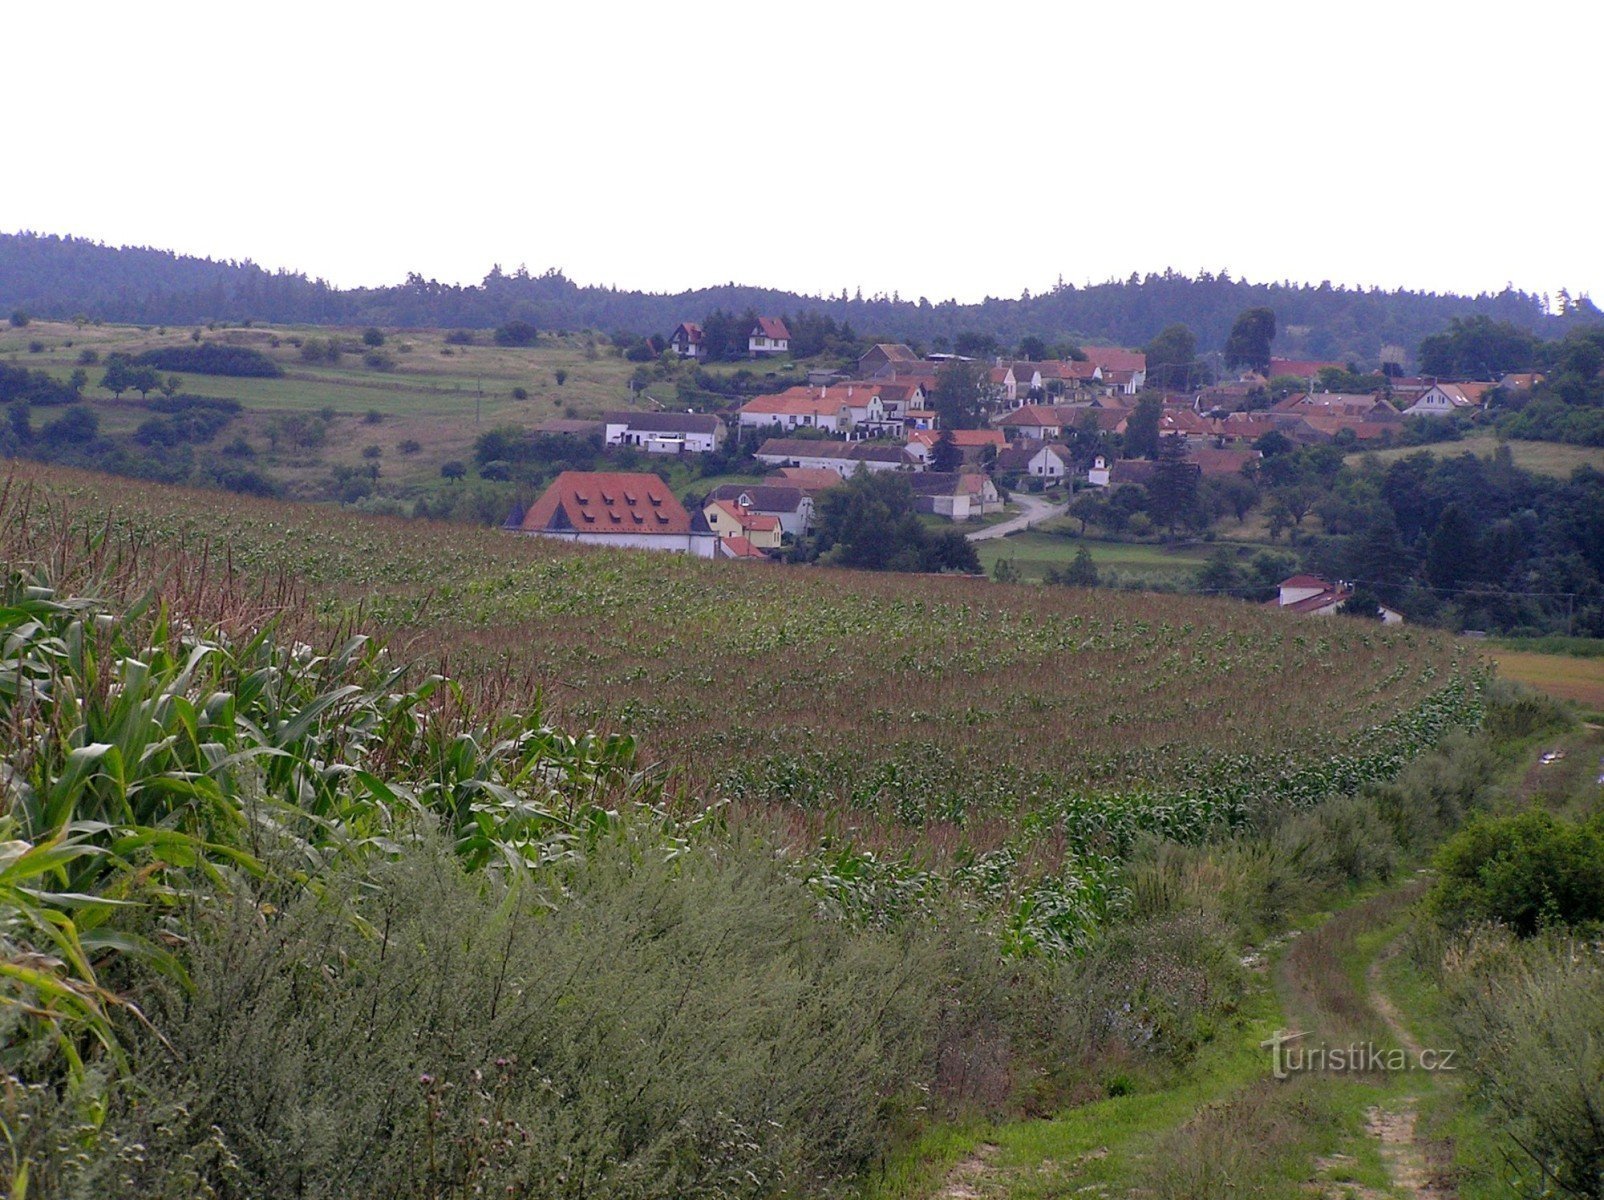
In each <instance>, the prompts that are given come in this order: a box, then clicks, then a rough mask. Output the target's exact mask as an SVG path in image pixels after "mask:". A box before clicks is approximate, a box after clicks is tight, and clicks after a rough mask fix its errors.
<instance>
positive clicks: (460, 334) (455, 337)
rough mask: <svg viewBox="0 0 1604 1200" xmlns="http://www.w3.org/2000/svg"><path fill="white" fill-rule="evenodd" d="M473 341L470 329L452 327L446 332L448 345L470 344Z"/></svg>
mask: <svg viewBox="0 0 1604 1200" xmlns="http://www.w3.org/2000/svg"><path fill="white" fill-rule="evenodd" d="M473 343H474V336H473V330H471V329H453V330H452V331H451V332H450V333H448V334H446V345H448V346H471V345H473Z"/></svg>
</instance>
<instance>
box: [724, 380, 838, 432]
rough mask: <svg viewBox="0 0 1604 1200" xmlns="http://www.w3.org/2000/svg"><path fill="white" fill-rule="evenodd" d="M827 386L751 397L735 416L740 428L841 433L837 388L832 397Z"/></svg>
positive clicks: (801, 388) (795, 388)
mask: <svg viewBox="0 0 1604 1200" xmlns="http://www.w3.org/2000/svg"><path fill="white" fill-rule="evenodd" d="M830 391H831V389H829V388H827V387H820V388H814V387H794V388H787V389H786V390H785V391H783V392H778V393H776V394H774V395H771V396H754V397H753V398H752V399H751V400H748V401H747V402H746V403H745V404H743V405H741V409H740V412H739V414H738V416H737V418H736V419H737V421H738V422H739V424H740V426H741V428H742V429H767V428H768V427H769V426H771V425H778V426H780V427H781V428H782V429H822V430H824V431H825V432H826V433H843V432H845V430H844V429H843V428H842V426H841V407H842V405H841V396H840V389H839V388H838V389H836V395H834V396H832V395H831V394H830Z"/></svg>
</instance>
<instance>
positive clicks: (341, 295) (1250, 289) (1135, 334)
mask: <svg viewBox="0 0 1604 1200" xmlns="http://www.w3.org/2000/svg"><path fill="white" fill-rule="evenodd" d="M0 306H5V307H7V308H12V309H15V310H17V311H26V312H28V313H32V314H35V315H39V316H52V317H56V318H69V317H72V316H74V315H77V314H83V315H86V316H88V317H91V318H99V319H103V320H110V321H125V322H132V323H151V324H155V323H167V324H175V323H190V322H196V321H207V320H231V321H232V320H264V321H273V322H282V323H313V324H345V325H373V326H386V327H444V328H452V327H462V328H470V329H471V328H478V329H489V328H494V327H497V326H501V325H504V324H506V323H507V322H508V321H511V320H519V321H526V322H529V323H530V324H532V325H534V326H536V327H538V328H542V329H576V328H592V329H604V330H628V331H631V332H632V334H634V335H635V336H639V337H646V336H650V335H652V334H654V333H655V334H657V335H658V336H661V335H662V334H663V333H664V332H665V331H668V330H672V329H673V328H674V326H675V325H676V324H678V323H679V322H680V321H683V320H687V319H690V320H695V319H698V317H699V316H700V315H703V314H707V313H710V312H714V311H720V312H728V313H743V314H744V313H746V312H748V311H749V310H750V311H752V312H761V313H764V314H777V313H799V312H813V313H818V314H820V315H822V316H825V317H828V318H830V319H832V320H834V321H835V322H837V323H838V324H845V325H847V326H849V327H852V328H856V329H860V330H863V329H873V330H876V331H878V332H879V333H881V334H883V335H885V336H888V337H894V338H898V339H901V340H905V341H918V342H921V343H922V344H924V345H925V346H926V347H928V348H932V349H939V348H941V347H942V346H946V347H948V348H951V349H953V350H954V351H955V352H956V351H957V350H958V346H957V339H958V338H959V336H960V335H961V334H964V333H965V332H966V331H974V330H984V331H986V333H985V335H983V336H993V337H995V338H997V339H998V341H999V343H1000V344H1004V345H1015V344H1017V343H1018V342H1019V341H1020V339H1021V338H1024V337H1026V336H1035V337H1039V338H1042V339H1044V341H1045V342H1046V343H1051V342H1054V341H1058V340H1068V341H1071V342H1076V341H1081V340H1106V341H1112V342H1117V343H1120V344H1123V345H1145V344H1146V343H1147V342H1148V341H1149V340H1150V339H1152V338H1153V337H1154V336H1155V335H1157V334H1158V333H1159V332H1160V331H1161V330H1163V329H1165V328H1166V327H1167V326H1170V325H1173V324H1176V323H1185V324H1187V325H1189V326H1190V327H1191V329H1192V330H1193V332H1194V333H1195V334H1196V336H1197V337H1198V338H1199V340H1200V341H1201V342H1202V343H1203V344H1204V345H1207V346H1220V345H1223V344H1224V343H1225V341H1226V339H1227V337H1228V336H1229V334H1230V332H1231V329H1232V326H1233V323H1234V322H1235V321H1236V319H1237V317H1238V316H1239V315H1240V314H1241V313H1242V312H1243V311H1244V310H1247V309H1252V308H1268V309H1273V310H1274V311H1275V312H1276V314H1277V315H1278V316H1279V318H1280V321H1281V324H1282V328H1283V329H1296V330H1298V331H1299V332H1298V335H1297V337H1296V338H1295V339H1294V338H1292V337H1290V336H1288V337H1287V338H1285V339H1284V340H1285V341H1286V346H1285V347H1284V350H1285V351H1288V352H1294V353H1297V354H1303V355H1308V356H1310V357H1316V358H1331V359H1341V360H1343V361H1346V360H1347V359H1348V358H1357V359H1361V360H1364V359H1369V358H1373V357H1374V356H1375V355H1376V354H1377V353H1378V351H1379V348H1380V347H1381V346H1382V345H1383V344H1398V345H1407V346H1414V345H1417V344H1419V343H1420V342H1421V340H1422V339H1424V338H1426V337H1427V336H1429V335H1431V334H1434V333H1436V332H1437V331H1439V330H1441V329H1443V328H1444V327H1445V326H1447V325H1448V324H1449V322H1450V321H1452V320H1453V319H1454V318H1456V317H1457V318H1471V317H1476V316H1484V317H1487V318H1488V319H1490V320H1494V321H1503V322H1508V323H1509V324H1511V325H1514V326H1515V327H1517V328H1519V329H1522V330H1525V331H1527V332H1529V333H1533V334H1537V335H1540V336H1543V337H1547V338H1553V337H1557V336H1559V335H1561V334H1562V333H1563V332H1564V331H1565V330H1566V329H1568V328H1571V327H1573V326H1574V325H1577V324H1587V323H1592V322H1596V321H1598V320H1599V319H1600V312H1599V310H1598V308H1596V307H1595V306H1594V305H1593V303H1592V302H1591V300H1589V299H1588V298H1587V297H1586V296H1579V297H1574V298H1573V297H1571V296H1569V295H1567V294H1562V295H1561V297H1560V299H1559V301H1558V308H1559V312H1558V313H1557V314H1556V313H1555V312H1554V311H1553V309H1554V308H1555V303H1554V301H1553V300H1552V298H1550V297H1548V296H1540V295H1535V294H1532V293H1529V292H1523V291H1519V290H1517V289H1514V288H1512V287H1511V288H1505V289H1504V290H1503V291H1501V292H1498V293H1484V294H1481V295H1478V296H1473V297H1472V296H1456V295H1443V294H1437V293H1433V292H1425V291H1408V290H1403V289H1399V290H1394V291H1383V290H1381V289H1379V288H1370V289H1363V288H1348V287H1341V286H1335V285H1332V284H1330V283H1322V284H1318V285H1310V284H1293V283H1285V282H1283V283H1249V282H1247V281H1245V280H1242V279H1237V278H1233V277H1232V276H1231V275H1230V273H1229V272H1225V271H1222V272H1220V273H1218V274H1213V273H1210V272H1207V271H1205V272H1201V273H1199V274H1198V275H1196V276H1189V275H1185V274H1181V273H1178V272H1175V271H1171V270H1166V271H1163V272H1162V273H1149V274H1147V275H1137V274H1132V275H1131V276H1129V277H1128V278H1126V279H1123V280H1110V281H1107V282H1104V283H1096V284H1086V285H1084V286H1077V285H1076V284H1073V283H1067V282H1062V281H1060V282H1059V283H1058V284H1056V285H1055V286H1054V287H1052V288H1051V289H1050V290H1048V291H1046V292H1043V293H1041V294H1039V295H1032V294H1030V293H1029V292H1026V293H1023V294H1022V295H1021V296H1020V297H1018V298H1017V299H1001V298H997V297H988V298H987V299H985V300H983V301H981V302H980V303H977V304H959V303H958V302H956V301H955V300H941V301H934V302H933V301H931V300H930V299H928V298H926V297H918V298H916V299H905V298H903V297H901V296H899V295H897V294H895V293H893V294H892V295H890V296H885V295H873V296H867V297H866V296H864V295H863V294H862V292H861V290H860V291H857V292H852V291H850V290H849V289H847V288H843V289H842V290H841V291H840V292H839V293H836V294H831V295H820V296H805V295H801V294H798V293H795V292H788V291H783V290H779V289H774V288H762V287H749V286H742V285H737V284H734V283H729V284H725V285H722V286H719V287H709V288H699V289H694V290H689V291H683V292H680V293H677V294H673V295H668V294H657V293H647V292H636V291H628V290H623V289H618V288H611V287H593V286H581V285H579V284H576V283H574V282H573V281H571V280H569V279H568V278H567V277H566V276H565V275H563V274H562V272H560V271H555V270H551V271H546V272H544V273H542V274H539V275H534V274H531V273H530V272H528V271H527V270H524V269H522V268H520V269H518V270H516V271H513V272H510V273H509V272H505V271H503V270H502V269H501V268H500V267H499V266H497V267H494V268H493V269H492V270H491V271H490V272H489V273H488V274H487V275H486V276H485V277H484V279H483V280H482V281H481V282H480V283H478V284H474V285H458V284H445V283H441V282H439V281H438V280H434V279H425V278H424V277H423V276H421V275H419V274H417V273H412V274H409V275H408V276H407V277H406V279H405V280H404V281H403V282H402V283H399V284H396V285H393V286H390V287H380V288H352V289H339V288H335V287H333V286H332V285H330V284H329V283H327V282H326V281H324V280H320V279H312V278H308V277H307V276H305V275H302V274H297V273H293V272H286V271H267V270H265V269H263V268H262V267H259V266H257V265H256V264H254V263H251V262H249V261H245V262H232V261H225V262H218V261H214V260H211V259H203V258H193V257H188V256H184V255H178V254H174V253H172V252H169V251H161V250H153V249H148V248H143V247H123V248H117V247H111V246H104V245H100V244H98V243H95V242H92V241H89V240H86V239H80V238H71V237H58V236H54V235H39V234H33V233H18V234H5V235H0ZM744 332H745V331H744V330H743V331H741V336H742V338H743V339H744ZM793 332H798V331H796V330H793ZM802 332H803V333H804V336H806V333H805V331H802Z"/></svg>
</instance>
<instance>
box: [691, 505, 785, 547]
mask: <svg viewBox="0 0 1604 1200" xmlns="http://www.w3.org/2000/svg"><path fill="white" fill-rule="evenodd" d="M702 516H704V517H706V518H707V524H708V527H709V528H710V529H712V531H713V532H714V533H716V534H718V536H719V538H720V540H724V539H727V538H746V539H747V540H748V541H749V542H750V543H751V544H752V546H753V547H754V548H755V549H758V550H778V549H779V548H780V539H781V536H782V534H781V530H780V519H779V518H778V517H772V516H765V515H762V514H759V513H755V512H751V511H749V510H748V509H746V508H743V507H742V506H741V505H739V504H737V503H736V502H735V501H733V500H712V501H709V502H708V504H707V505H706V506H705V507H704V508H703V509H702Z"/></svg>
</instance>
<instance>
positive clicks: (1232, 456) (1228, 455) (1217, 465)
mask: <svg viewBox="0 0 1604 1200" xmlns="http://www.w3.org/2000/svg"><path fill="white" fill-rule="evenodd" d="M1186 457H1187V458H1188V459H1189V460H1190V461H1192V462H1195V463H1196V464H1197V465H1198V469H1199V470H1200V471H1202V472H1203V478H1204V479H1219V478H1220V477H1222V476H1226V475H1241V474H1243V473H1244V472H1246V471H1249V470H1252V469H1253V467H1254V465H1255V464H1256V463H1257V462H1258V461H1259V459H1261V458H1263V457H1264V455H1262V454H1260V453H1259V452H1258V451H1257V450H1253V449H1250V448H1248V447H1246V446H1230V447H1226V448H1223V449H1222V448H1220V447H1218V446H1194V447H1192V449H1190V450H1188V451H1187V453H1186Z"/></svg>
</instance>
